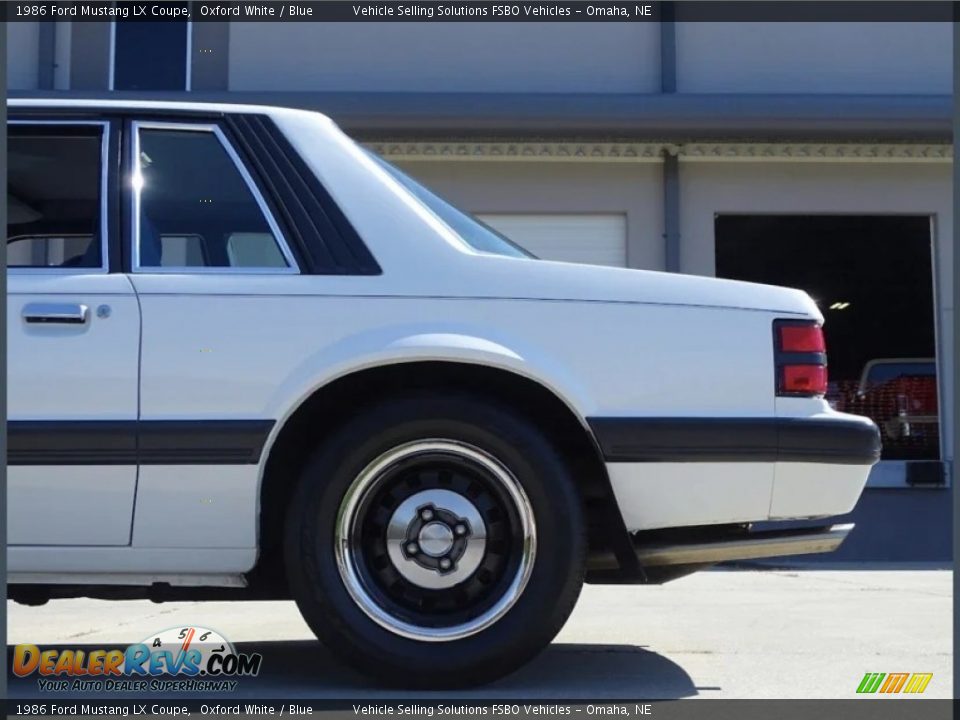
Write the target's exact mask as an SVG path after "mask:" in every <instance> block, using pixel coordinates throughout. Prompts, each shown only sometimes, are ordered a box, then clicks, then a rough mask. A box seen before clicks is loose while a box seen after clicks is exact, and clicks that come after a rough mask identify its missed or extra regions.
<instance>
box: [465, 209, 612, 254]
mask: <svg viewBox="0 0 960 720" xmlns="http://www.w3.org/2000/svg"><path fill="white" fill-rule="evenodd" d="M478 217H479V218H480V219H481V220H483V221H484V222H485V223H487V224H488V225H490V226H491V227H493V228H494V229H496V230H499V231H500V232H501V233H503V234H504V235H506V236H507V237H508V238H510V239H511V240H513V241H514V242H515V243H517V245H520V246H522V247H524V248H526V249H527V250H529V251H530V252H532V253H533V254H534V255H536V256H537V257H539V258H543V259H544V260H563V261H565V262H576V263H588V264H590V265H614V266H617V267H624V266H625V265H626V264H627V218H626V216H625V215H512V214H511V215H479V216H478Z"/></svg>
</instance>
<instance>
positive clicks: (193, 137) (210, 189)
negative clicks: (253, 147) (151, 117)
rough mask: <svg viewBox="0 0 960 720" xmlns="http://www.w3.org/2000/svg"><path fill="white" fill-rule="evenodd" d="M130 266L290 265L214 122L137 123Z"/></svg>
mask: <svg viewBox="0 0 960 720" xmlns="http://www.w3.org/2000/svg"><path fill="white" fill-rule="evenodd" d="M137 138H138V147H137V148H136V167H137V174H136V175H135V177H134V191H135V212H136V211H139V216H138V229H139V245H138V261H139V262H138V267H140V268H144V269H147V268H171V269H172V268H181V269H182V268H237V269H253V270H284V269H292V268H293V263H292V261H291V259H290V255H289V252H285V246H283V245H282V242H283V240H282V238H280V234H279V231H278V230H277V228H276V225H275V223H273V222H272V219H270V218H269V215H268V213H269V211H268V210H267V208H266V205H265V203H264V202H263V198H262V197H261V196H260V194H259V192H258V191H257V189H256V187H255V186H254V185H253V183H252V182H251V181H250V178H249V176H248V175H247V174H246V173H245V171H243V170H242V168H241V166H240V165H239V164H238V163H239V160H237V159H236V158H235V157H234V156H232V154H231V153H230V152H228V150H227V147H226V146H225V144H224V142H225V141H224V140H223V139H222V137H221V135H220V134H219V132H217V131H216V130H214V129H206V128H198V129H196V130H194V129H180V128H165V127H152V126H145V127H138V128H137Z"/></svg>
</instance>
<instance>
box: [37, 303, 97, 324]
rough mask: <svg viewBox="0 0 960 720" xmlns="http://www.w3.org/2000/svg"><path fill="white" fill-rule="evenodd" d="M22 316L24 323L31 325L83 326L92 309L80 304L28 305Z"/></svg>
mask: <svg viewBox="0 0 960 720" xmlns="http://www.w3.org/2000/svg"><path fill="white" fill-rule="evenodd" d="M22 315H23V320H24V322H26V323H29V324H31V325H34V324H43V323H60V324H63V325H83V324H84V323H85V322H86V321H87V318H88V317H89V316H90V308H88V307H87V306H86V305H81V304H79V303H27V304H26V305H24V306H23V313H22Z"/></svg>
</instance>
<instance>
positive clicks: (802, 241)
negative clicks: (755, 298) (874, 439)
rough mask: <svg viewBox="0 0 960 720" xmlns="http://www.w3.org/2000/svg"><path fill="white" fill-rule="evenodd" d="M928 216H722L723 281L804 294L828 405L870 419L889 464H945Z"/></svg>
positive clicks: (718, 232)
mask: <svg viewBox="0 0 960 720" xmlns="http://www.w3.org/2000/svg"><path fill="white" fill-rule="evenodd" d="M930 230H931V223H930V218H929V217H927V216H848V215H719V216H717V218H716V225H715V231H716V258H717V265H716V270H717V276H718V277H726V278H734V279H737V280H748V281H752V282H761V283H769V284H773V285H785V286H789V287H797V288H801V289H803V290H806V291H807V292H808V293H810V295H811V296H812V297H813V298H814V300H816V301H817V304H818V305H819V307H820V310H821V312H822V313H823V315H824V317H825V318H826V323H825V325H824V332H825V334H826V339H827V350H828V357H829V362H830V367H829V375H830V393H829V395H828V398H827V399H828V400H830V402H831V404H833V405H834V406H835V407H837V408H838V409H840V410H844V411H847V412H853V413H857V414H862V415H868V416H870V417H872V418H873V420H874V421H875V422H877V424H878V425H880V427H881V430H882V432H883V442H884V452H883V457H884V459H905V460H906V459H924V460H933V459H939V457H940V447H939V423H938V409H937V385H936V364H935V360H934V358H935V357H936V338H935V330H934V327H935V322H934V292H933V260H932V238H931V232H930Z"/></svg>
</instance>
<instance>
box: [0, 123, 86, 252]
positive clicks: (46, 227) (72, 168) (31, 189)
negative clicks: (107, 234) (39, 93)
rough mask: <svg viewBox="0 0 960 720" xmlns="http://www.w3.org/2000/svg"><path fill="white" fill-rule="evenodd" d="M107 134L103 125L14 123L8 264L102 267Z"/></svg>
mask: <svg viewBox="0 0 960 720" xmlns="http://www.w3.org/2000/svg"><path fill="white" fill-rule="evenodd" d="M103 134H104V128H103V126H83V125H76V126H68V125H56V124H51V125H19V124H13V125H11V126H10V128H9V135H8V140H7V158H8V170H7V266H8V267H9V268H11V269H13V268H77V269H79V270H83V269H94V268H101V267H102V266H103V243H102V241H101V238H102V230H101V226H100V224H101V198H102V194H103V178H102V176H101V157H102V151H103Z"/></svg>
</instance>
